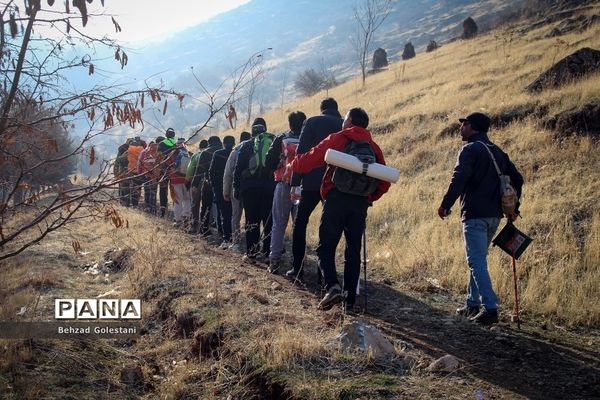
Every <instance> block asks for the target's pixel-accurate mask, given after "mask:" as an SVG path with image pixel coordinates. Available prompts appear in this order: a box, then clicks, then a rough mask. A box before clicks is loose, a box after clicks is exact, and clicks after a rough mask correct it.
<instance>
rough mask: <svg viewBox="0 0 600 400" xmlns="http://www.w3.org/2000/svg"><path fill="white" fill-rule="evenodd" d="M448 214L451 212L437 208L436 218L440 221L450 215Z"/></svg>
mask: <svg viewBox="0 0 600 400" xmlns="http://www.w3.org/2000/svg"><path fill="white" fill-rule="evenodd" d="M450 213H451V211H450V210H446V209H445V208H444V207H441V206H440V208H438V216H439V217H440V218H441V219H444V218H446V217H447V216H448V215H450Z"/></svg>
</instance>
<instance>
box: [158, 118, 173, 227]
mask: <svg viewBox="0 0 600 400" xmlns="http://www.w3.org/2000/svg"><path fill="white" fill-rule="evenodd" d="M165 136H166V137H165V139H164V140H163V141H161V142H158V149H157V150H158V162H159V163H160V164H161V177H160V180H159V184H158V197H159V203H160V217H161V218H165V217H166V216H167V215H168V214H167V209H168V205H169V166H170V164H172V163H173V162H174V161H175V160H174V158H173V150H174V149H175V145H176V144H177V141H176V140H175V130H174V129H173V128H169V129H167V131H166V132H165Z"/></svg>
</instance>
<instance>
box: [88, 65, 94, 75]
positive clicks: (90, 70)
mask: <svg viewBox="0 0 600 400" xmlns="http://www.w3.org/2000/svg"><path fill="white" fill-rule="evenodd" d="M93 74H94V64H92V63H90V67H89V69H88V75H93Z"/></svg>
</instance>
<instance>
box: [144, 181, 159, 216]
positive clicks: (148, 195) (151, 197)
mask: <svg viewBox="0 0 600 400" xmlns="http://www.w3.org/2000/svg"><path fill="white" fill-rule="evenodd" d="M156 189H157V184H156V182H153V181H151V180H147V181H146V182H145V183H144V206H145V208H146V210H145V211H146V212H148V213H150V214H156Z"/></svg>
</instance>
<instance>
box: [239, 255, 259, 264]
mask: <svg viewBox="0 0 600 400" xmlns="http://www.w3.org/2000/svg"><path fill="white" fill-rule="evenodd" d="M242 261H243V262H247V263H250V264H256V257H254V256H251V255H249V254H244V257H242Z"/></svg>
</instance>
